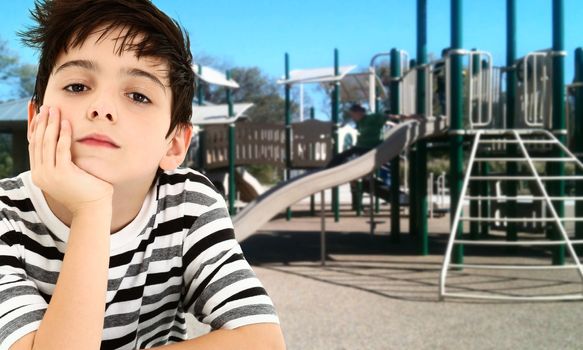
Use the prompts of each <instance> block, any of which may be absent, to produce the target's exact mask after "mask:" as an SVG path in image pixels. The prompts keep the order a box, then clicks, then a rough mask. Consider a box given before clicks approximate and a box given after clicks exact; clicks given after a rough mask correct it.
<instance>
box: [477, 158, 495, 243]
mask: <svg viewBox="0 0 583 350" xmlns="http://www.w3.org/2000/svg"><path fill="white" fill-rule="evenodd" d="M480 170H481V171H482V174H481V175H482V176H488V174H489V173H490V164H488V163H482V164H481V169H480ZM491 187H492V184H491V183H490V181H484V182H483V183H482V186H481V188H480V191H481V194H482V197H489V196H490V193H491V192H492V191H491ZM491 203H492V202H491V201H490V200H487V201H486V200H485V201H482V206H481V208H480V209H481V214H482V215H481V216H482V217H483V218H489V217H490V212H491V211H490V208H491ZM480 234H481V235H482V236H488V235H490V223H489V222H487V221H485V222H482V224H481V226H480Z"/></svg>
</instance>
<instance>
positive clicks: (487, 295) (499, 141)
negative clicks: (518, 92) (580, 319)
mask: <svg viewBox="0 0 583 350" xmlns="http://www.w3.org/2000/svg"><path fill="white" fill-rule="evenodd" d="M533 137H534V138H533ZM509 144H514V145H516V148H517V151H519V152H520V156H518V157H516V156H515V155H510V156H509V157H500V156H498V157H497V156H477V154H478V149H479V147H480V146H488V145H490V146H498V147H499V148H498V149H500V147H505V146H506V145H509ZM537 147H538V148H539V149H540V147H559V148H560V149H561V151H562V152H563V156H562V157H559V158H552V157H540V156H539V157H533V156H531V152H529V148H530V149H531V151H533V148H535V149H536V148H537ZM480 162H524V163H523V164H525V165H527V166H528V167H527V168H528V169H529V172H530V174H529V175H524V174H522V175H516V176H476V175H474V172H473V170H474V167H475V165H476V164H478V163H480ZM535 162H572V163H574V164H575V167H577V168H578V169H579V170H583V164H582V163H581V162H580V161H579V160H578V159H577V157H575V156H574V155H573V154H572V153H571V152H570V151H569V150H568V149H567V148H566V147H565V146H564V145H563V144H562V143H561V142H560V141H559V140H557V139H556V138H555V136H554V135H553V134H551V133H550V132H548V131H546V130H532V129H529V130H476V131H475V139H474V142H473V146H472V151H471V154H470V158H469V161H468V167H467V169H466V173H465V177H464V182H463V187H462V191H461V197H460V200H459V203H458V206H457V208H456V211H455V216H454V220H453V224H452V230H451V232H450V236H449V241H448V244H447V250H446V254H445V259H444V262H443V265H442V269H441V276H440V283H439V296H440V299H444V298H445V297H455V298H473V299H490V300H528V301H550V300H578V299H583V291H582V292H580V293H563V294H552V295H513V294H508V293H506V294H504V293H496V292H492V291H487V290H479V291H477V290H476V289H475V288H471V292H450V291H448V290H447V289H446V282H447V278H448V273H449V272H450V270H452V269H455V270H461V269H467V270H470V271H471V270H476V269H479V270H501V269H503V270H567V269H572V270H576V271H577V273H578V274H579V277H580V278H581V279H582V281H583V266H582V265H581V262H580V260H579V257H578V256H577V253H576V251H575V249H574V247H573V246H574V245H578V244H583V239H579V240H574V239H572V238H571V237H569V234H568V233H567V230H566V229H565V222H575V221H583V218H577V217H564V218H560V217H559V216H558V214H557V211H556V209H555V207H554V206H553V202H552V201H565V200H574V201H576V200H583V197H581V198H579V197H569V196H562V197H552V196H549V194H548V192H547V190H546V188H545V186H544V183H543V181H556V180H575V181H581V180H583V176H547V175H541V174H539V172H538V170H537V168H536V166H535V165H534V163H535ZM497 180H503V181H536V185H537V187H538V188H537V189H538V191H539V193H538V195H533V196H532V197H529V198H530V199H531V200H532V201H533V202H535V201H539V202H542V203H544V205H545V206H546V208H547V212H549V213H550V217H540V218H532V217H529V218H524V217H522V218H521V217H510V215H512V213H509V212H507V213H506V217H505V218H496V217H479V216H478V217H472V216H465V215H464V214H463V207H464V202H466V201H470V202H471V201H478V202H485V201H518V199H519V196H516V197H508V196H501V195H495V196H490V195H488V196H470V195H468V188H469V186H468V185H469V183H470V182H472V181H482V182H483V181H497ZM521 198H524V197H521ZM543 212H544V211H543ZM525 220H529V221H540V222H545V223H549V224H554V225H555V226H556V229H557V231H558V232H559V234H560V236H559V237H558V238H556V237H555V238H554V239H551V238H544V237H543V238H537V239H532V238H531V237H528V238H527V237H521V236H519V237H518V239H517V240H516V241H507V240H505V239H506V237H505V236H501V235H499V236H497V237H498V238H502V239H497V240H496V239H495V238H497V237H491V236H490V237H488V239H483V238H480V239H466V238H463V237H458V235H459V233H458V232H459V231H458V228H459V225H463V223H464V222H487V223H493V222H500V221H506V222H516V223H518V222H524V221H525ZM521 238H522V239H521ZM459 245H467V246H470V245H472V246H485V247H494V246H496V247H500V246H507V247H515V248H514V249H517V247H520V246H530V247H532V246H539V247H540V246H545V247H546V246H559V245H564V246H565V247H566V248H567V251H568V253H569V255H570V258H571V260H572V263H570V264H565V265H560V266H558V265H550V264H549V265H526V264H520V265H512V264H504V265H503V264H489V265H488V264H455V263H452V261H451V260H452V252H453V249H454V246H459ZM458 287H459V286H458Z"/></svg>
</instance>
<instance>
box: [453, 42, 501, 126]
mask: <svg viewBox="0 0 583 350" xmlns="http://www.w3.org/2000/svg"><path fill="white" fill-rule="evenodd" d="M453 55H459V56H468V58H469V63H468V79H469V81H468V84H467V88H468V90H469V91H468V94H467V96H468V98H467V99H468V117H469V122H470V129H474V128H482V127H488V126H490V125H491V123H492V105H493V103H492V101H493V89H494V86H493V78H492V74H493V58H492V54H491V53H489V52H486V51H477V50H472V51H470V50H465V49H457V50H450V51H449V52H448V53H447V54H446V55H445V62H446V64H445V66H446V94H447V98H446V100H447V101H446V111H447V116H448V117H449V115H450V112H451V106H450V103H451V102H450V97H451V81H450V80H451V78H450V74H449V72H450V70H451V58H452V56H453ZM482 57H485V58H486V68H485V69H484V68H482V67H481V65H480V68H479V69H478V70H477V72H475V71H474V67H473V65H474V64H473V63H474V60H475V59H477V60H478V62H480V63H481V62H482ZM484 70H485V71H486V73H485V79H484V75H483V74H484V73H483V72H484ZM484 80H485V82H483V81H484ZM474 83H476V85H477V90H478V94H477V95H478V97H477V106H478V113H477V120H476V119H475V118H474V110H473V108H472V106H473V102H474ZM483 85H485V86H483ZM484 89H485V90H486V101H485V102H486V103H487V115H486V116H485V117H484V116H483V115H482V114H483V113H482V105H483V104H484V98H483V93H482V92H483V91H484Z"/></svg>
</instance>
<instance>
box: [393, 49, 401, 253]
mask: <svg viewBox="0 0 583 350" xmlns="http://www.w3.org/2000/svg"><path fill="white" fill-rule="evenodd" d="M401 74H402V72H401V55H400V53H399V51H398V50H397V49H395V48H393V49H392V50H391V113H392V114H399V113H401V110H400V104H399V100H400V99H401V96H400V94H401V91H400V87H401V85H400V84H399V80H398V79H399V78H400V77H401ZM399 176H400V173H399V155H397V156H396V157H395V158H393V159H392V160H391V241H392V242H398V241H399V237H400V234H401V220H400V217H399V216H400V208H399V206H400V202H399V197H400V194H399V185H400V183H401V180H400V179H399Z"/></svg>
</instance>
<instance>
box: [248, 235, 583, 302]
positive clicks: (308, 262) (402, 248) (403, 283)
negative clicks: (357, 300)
mask: <svg viewBox="0 0 583 350" xmlns="http://www.w3.org/2000/svg"><path fill="white" fill-rule="evenodd" d="M447 236H448V235H447V234H445V233H443V234H431V235H430V237H429V247H430V249H429V255H428V256H419V255H418V251H419V249H418V241H417V239H415V238H416V237H414V236H411V235H408V234H403V235H401V236H400V240H399V242H398V243H396V242H393V241H392V239H391V237H390V236H388V235H374V236H372V235H370V234H368V233H361V232H359V233H354V232H327V233H326V248H327V251H326V266H321V265H320V261H321V248H320V247H321V246H320V239H321V238H320V233H319V232H316V231H303V232H288V231H276V232H260V233H258V234H256V235H254V236H252V237H250V238H249V239H247V240H246V241H244V242H242V243H241V246H242V248H243V251H244V253H245V256H246V258H247V260H249V262H250V263H251V264H252V265H255V266H261V267H262V268H267V269H271V270H275V271H279V272H282V273H286V274H291V275H295V276H299V277H303V278H308V279H311V280H315V281H319V282H323V283H328V284H331V285H336V286H342V287H347V288H352V289H357V290H360V291H365V292H368V293H372V294H376V295H379V296H383V297H388V298H392V299H398V300H407V301H416V302H419V301H424V302H436V301H438V300H439V298H438V290H439V276H440V270H441V265H442V261H443V256H444V252H445V249H446V244H447ZM465 248H466V250H465V253H466V254H467V255H468V256H471V257H472V258H477V259H480V260H482V261H489V262H490V263H504V262H505V260H504V257H508V256H511V257H512V258H511V259H514V260H512V262H514V263H521V262H522V261H521V260H518V259H524V261H525V262H528V263H532V262H533V261H537V262H541V261H542V262H547V263H548V262H549V261H550V254H549V252H548V251H545V250H541V249H532V248H516V247H514V248H513V249H507V248H504V249H492V248H491V247H470V246H467V247H465ZM468 260H470V258H468ZM575 277H577V276H575ZM449 281H450V282H448V285H449V288H450V290H454V291H457V292H463V293H481V292H484V291H486V292H487V293H496V294H499V295H514V296H520V295H532V294H538V295H552V294H556V293H563V292H565V291H569V290H572V289H574V290H577V291H579V290H580V283H581V281H580V279H578V278H572V277H568V278H567V277H564V276H559V275H557V274H556V273H542V274H541V273H530V274H526V275H519V276H516V275H513V274H508V273H506V272H504V271H490V270H486V271H484V270H482V271H475V270H463V271H450V277H449ZM471 303H484V302H483V301H471Z"/></svg>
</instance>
